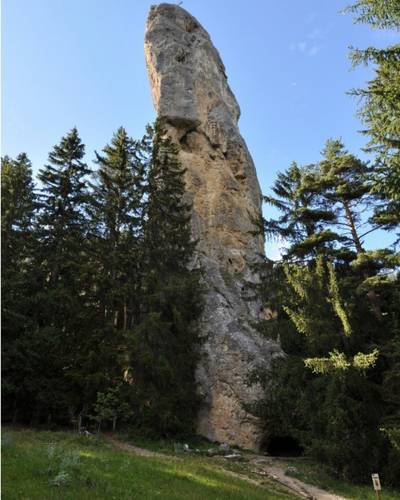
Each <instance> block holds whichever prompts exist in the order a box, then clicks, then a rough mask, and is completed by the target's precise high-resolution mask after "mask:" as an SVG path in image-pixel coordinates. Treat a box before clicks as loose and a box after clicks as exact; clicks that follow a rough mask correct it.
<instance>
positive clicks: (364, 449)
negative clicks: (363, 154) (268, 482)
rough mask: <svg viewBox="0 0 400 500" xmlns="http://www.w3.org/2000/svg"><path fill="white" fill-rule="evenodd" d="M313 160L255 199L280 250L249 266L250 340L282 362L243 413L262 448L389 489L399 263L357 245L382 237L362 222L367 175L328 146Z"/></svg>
mask: <svg viewBox="0 0 400 500" xmlns="http://www.w3.org/2000/svg"><path fill="white" fill-rule="evenodd" d="M322 154H323V158H322V160H321V161H320V162H318V163H316V164H315V165H308V166H306V167H299V166H297V165H296V164H292V166H291V167H290V168H289V169H288V170H287V171H286V172H284V173H281V174H279V175H278V178H277V180H276V182H275V184H274V187H273V192H274V194H275V195H276V197H266V201H267V202H268V203H270V204H272V205H274V206H275V207H276V208H278V210H279V212H280V214H279V215H278V217H277V218H276V219H271V220H268V221H266V223H265V230H266V233H267V235H270V236H273V237H275V238H276V239H283V240H284V241H285V242H286V243H287V244H288V245H287V251H286V253H285V254H284V256H283V259H282V261H281V262H277V263H271V262H268V261H266V263H265V264H264V266H263V267H264V269H262V267H261V276H262V282H261V283H260V285H259V286H258V289H259V290H260V291H261V297H262V298H263V300H264V301H265V309H266V310H269V311H271V314H270V315H269V318H267V319H266V320H264V321H262V322H261V323H260V325H259V330H260V331H262V332H263V333H264V334H266V335H268V336H270V337H273V338H278V339H280V340H281V344H282V347H283V348H284V350H285V352H286V353H287V356H286V357H285V358H283V359H279V360H275V361H274V362H273V364H272V367H271V370H270V371H267V372H264V373H255V374H254V377H253V381H254V382H259V383H261V385H262V386H263V387H264V388H265V395H264V399H263V400H261V401H259V402H258V404H256V405H255V406H254V408H253V409H254V411H255V412H256V413H257V414H258V415H260V416H261V417H262V418H263V420H264V423H265V439H266V443H268V440H269V439H270V438H271V437H273V436H288V435H289V436H292V437H294V438H295V439H297V440H298V442H299V443H300V445H301V446H302V447H303V448H304V449H305V450H306V452H307V453H308V454H309V455H311V456H313V457H314V458H315V459H317V460H319V461H321V462H323V463H324V464H326V465H327V466H328V468H329V469H330V471H331V472H332V473H333V474H335V475H336V476H340V477H342V478H344V479H348V480H353V481H363V482H366V481H369V480H370V478H369V474H370V472H372V471H374V470H379V471H380V472H381V476H382V477H383V478H384V480H385V481H386V483H392V484H398V468H397V467H394V466H393V460H395V461H397V462H398V457H396V453H397V451H396V449H395V447H394V446H393V444H391V442H390V439H388V437H385V436H384V435H383V433H382V432H381V431H380V427H381V426H384V425H387V427H388V428H397V427H398V422H399V416H400V415H399V411H400V410H399V409H400V399H399V391H398V388H397V387H398V386H399V380H400V379H399V373H400V371H399V367H400V363H399V357H398V353H399V349H398V338H399V309H398V303H399V296H398V289H399V276H398V274H397V271H398V269H397V268H398V259H399V255H398V254H397V253H395V252H394V251H393V250H389V249H388V248H383V249H376V250H370V251H366V250H365V248H364V238H365V236H366V235H367V234H369V233H371V232H372V231H375V230H377V229H381V228H384V229H387V226H385V224H384V223H382V222H379V221H378V220H377V218H376V212H375V215H374V216H373V217H371V214H372V213H373V209H374V207H375V206H378V207H379V206H380V203H381V197H380V195H378V194H377V193H376V192H375V191H374V189H373V177H372V176H373V175H374V172H375V170H373V169H371V168H370V167H369V166H368V165H366V164H365V163H364V162H362V161H360V160H359V159H358V158H356V157H355V156H354V155H352V154H350V153H348V152H347V151H346V150H345V149H344V146H343V144H342V143H341V141H338V140H332V139H330V140H328V141H327V143H326V146H325V148H324V150H323V152H322ZM327 214H329V216H328V215H327ZM386 384H389V385H388V386H387V385H386ZM386 387H387V388H386ZM393 471H396V472H393Z"/></svg>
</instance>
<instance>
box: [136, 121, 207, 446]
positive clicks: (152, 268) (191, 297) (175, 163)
mask: <svg viewBox="0 0 400 500" xmlns="http://www.w3.org/2000/svg"><path fill="white" fill-rule="evenodd" d="M149 137H150V139H151V141H152V151H151V155H150V159H149V173H148V182H147V201H146V205H145V210H144V248H143V261H142V265H143V271H144V279H143V283H142V291H141V301H142V306H141V321H140V324H139V325H138V327H137V328H136V330H135V332H134V333H135V335H134V337H133V338H132V349H131V363H130V366H131V370H130V374H131V377H132V380H133V384H134V387H135V390H136V394H137V401H138V403H137V421H138V422H139V423H140V425H141V426H142V428H143V429H148V430H149V429H150V430H151V432H152V433H153V434H154V433H155V434H157V435H161V436H166V435H177V434H188V433H191V432H193V430H194V421H195V417H196V414H197V410H198V403H199V398H198V396H197V394H196V384H195V369H196V365H197V361H198V345H199V342H200V338H199V332H198V329H197V325H196V322H197V320H198V317H199V314H200V311H201V304H202V300H201V290H200V286H199V271H198V270H196V269H193V268H192V264H193V259H194V251H195V245H196V242H195V241H193V239H192V236H191V228H190V218H191V206H190V204H189V203H188V202H187V201H186V199H185V184H184V173H185V172H184V170H183V169H182V167H181V165H180V163H179V160H178V156H177V155H178V150H177V146H176V145H175V144H173V143H172V141H171V139H170V138H169V137H168V136H167V135H166V132H165V131H164V130H163V128H162V127H161V125H160V123H159V122H157V123H156V125H155V127H154V129H149Z"/></svg>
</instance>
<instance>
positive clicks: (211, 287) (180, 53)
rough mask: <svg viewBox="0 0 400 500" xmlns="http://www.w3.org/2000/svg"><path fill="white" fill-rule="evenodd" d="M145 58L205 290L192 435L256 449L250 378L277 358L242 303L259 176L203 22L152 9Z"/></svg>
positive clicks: (254, 243)
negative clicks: (178, 171) (173, 145)
mask: <svg viewBox="0 0 400 500" xmlns="http://www.w3.org/2000/svg"><path fill="white" fill-rule="evenodd" d="M145 56H146V63H147V69H148V74H149V80H150V84H151V90H152V96H153V102H154V106H155V109H156V111H157V114H158V116H159V118H160V119H161V120H162V121H163V123H164V124H165V126H166V128H167V131H168V133H169V135H170V136H171V138H172V139H173V140H174V141H175V142H177V143H178V144H179V145H180V152H179V159H180V161H181V163H182V165H183V166H184V167H185V168H186V169H187V173H186V186H187V196H188V197H189V199H190V200H191V202H192V204H193V215H192V229H193V234H194V236H195V238H196V239H198V241H199V243H198V257H199V261H200V263H201V266H202V269H203V271H204V279H205V284H206V287H207V293H206V303H205V310H204V313H203V318H202V321H201V328H202V333H203V335H204V338H205V342H204V346H203V353H202V354H203V355H202V360H201V363H200V365H199V367H198V370H197V380H198V382H199V390H200V392H201V394H202V396H203V397H204V402H203V406H202V409H201V411H200V414H199V421H198V431H199V432H200V433H201V434H203V435H204V436H206V437H208V438H209V439H212V440H216V441H221V442H227V443H229V444H236V445H240V446H243V447H246V448H257V447H258V445H259V443H260V439H261V429H260V423H259V422H258V420H257V419H256V418H255V417H254V416H252V415H251V414H249V413H248V412H247V411H246V410H245V409H244V407H243V405H245V404H246V403H250V402H251V401H253V400H254V399H255V398H257V397H258V396H259V388H257V387H256V386H252V387H249V386H248V385H247V383H246V379H247V376H248V374H249V373H250V372H251V371H252V370H253V369H254V368H255V367H257V366H266V365H268V364H269V363H270V361H271V359H272V358H273V357H274V356H276V355H279V354H280V352H281V351H280V347H279V345H277V344H276V343H274V342H272V341H269V340H266V339H264V338H262V337H260V335H259V334H258V333H257V332H256V331H255V330H254V329H253V328H252V327H251V322H252V321H254V320H256V319H257V318H258V315H259V312H260V304H258V303H257V302H256V301H254V302H249V301H246V300H244V298H243V286H244V284H245V282H246V281H252V280H253V281H254V280H257V276H255V275H254V273H253V272H252V270H251V266H250V265H249V263H251V262H255V261H257V259H259V258H260V255H262V254H263V251H264V250H263V247H264V241H263V238H262V237H261V236H260V235H255V224H254V221H255V220H259V218H260V215H261V192H260V188H259V184H258V180H257V175H256V171H255V167H254V164H253V161H252V159H251V156H250V153H249V151H248V149H247V146H246V144H245V141H244V140H243V138H242V136H241V135H240V132H239V129H238V126H237V123H238V119H239V116H240V108H239V105H238V103H237V102H236V99H235V97H234V95H233V93H232V91H231V89H230V87H229V85H228V82H227V77H226V73H225V67H224V65H223V62H222V60H221V58H220V56H219V54H218V51H217V50H216V49H215V47H214V46H213V44H212V42H211V39H210V36H209V35H208V33H207V32H206V31H205V29H204V28H203V27H202V26H201V25H200V23H199V22H198V21H197V20H196V19H195V18H194V17H193V16H191V15H190V14H189V13H188V12H186V11H185V10H184V9H182V8H181V7H179V6H177V5H175V4H165V3H163V4H160V5H157V6H153V7H152V8H151V10H150V13H149V16H148V20H147V26H146V36H145Z"/></svg>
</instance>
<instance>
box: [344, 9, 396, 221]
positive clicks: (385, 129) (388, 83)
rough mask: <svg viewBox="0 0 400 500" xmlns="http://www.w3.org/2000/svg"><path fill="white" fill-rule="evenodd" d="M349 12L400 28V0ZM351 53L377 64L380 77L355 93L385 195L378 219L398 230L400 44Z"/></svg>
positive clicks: (376, 182) (375, 183)
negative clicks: (399, 0) (358, 99)
mask: <svg viewBox="0 0 400 500" xmlns="http://www.w3.org/2000/svg"><path fill="white" fill-rule="evenodd" d="M347 11H348V12H351V13H353V14H354V21H355V22H356V23H365V24H369V25H370V26H371V27H372V28H377V29H394V30H397V31H398V30H399V25H400V20H399V19H400V8H399V3H398V2H397V0H358V1H357V2H356V3H354V4H353V5H351V6H350V7H348V8H347ZM350 56H351V59H352V61H353V64H354V65H358V64H373V65H375V77H374V78H373V79H372V80H370V81H369V82H368V83H367V86H366V88H360V89H355V90H353V91H352V94H353V95H355V96H356V97H358V98H360V100H361V105H360V108H359V115H360V118H361V120H362V122H363V124H364V125H365V129H364V130H363V133H364V134H365V135H367V136H369V142H368V144H367V148H366V150H367V151H368V152H370V153H373V154H374V156H375V162H374V171H373V174H372V176H371V180H372V188H373V190H374V192H376V193H378V194H379V196H380V197H381V199H382V203H381V204H379V205H378V206H377V208H376V211H375V219H376V221H377V222H379V223H380V224H381V225H382V226H383V227H384V228H386V229H387V230H393V229H394V228H398V226H399V224H400V194H399V193H400V106H399V102H400V44H395V45H392V46H390V47H387V48H384V49H381V48H376V47H368V48H366V49H353V50H352V51H351V54H350Z"/></svg>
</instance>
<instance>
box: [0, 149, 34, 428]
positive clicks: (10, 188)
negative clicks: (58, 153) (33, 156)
mask: <svg viewBox="0 0 400 500" xmlns="http://www.w3.org/2000/svg"><path fill="white" fill-rule="evenodd" d="M1 207H2V214H1V250H2V255H1V262H2V282H1V288H2V340H3V347H2V391H3V392H2V402H3V406H2V412H3V415H4V418H5V420H8V419H12V420H13V421H14V422H15V421H16V420H17V419H18V418H19V416H21V415H22V414H23V413H24V411H25V410H26V407H27V405H29V397H28V394H29V390H28V385H29V377H30V375H31V365H32V363H31V359H30V354H31V351H30V346H29V342H28V339H29V334H30V332H31V331H32V329H33V328H34V327H35V320H34V318H35V309H36V308H35V297H36V296H37V293H38V288H37V276H36V270H35V264H34V254H35V249H36V245H37V241H36V237H35V232H34V222H35V208H36V194H35V191H34V185H33V180H32V166H31V162H30V161H29V159H28V157H27V155H26V154H25V153H21V154H20V155H18V156H17V158H16V159H15V160H13V159H12V158H9V157H7V156H6V157H4V158H3V159H2V162H1Z"/></svg>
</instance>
